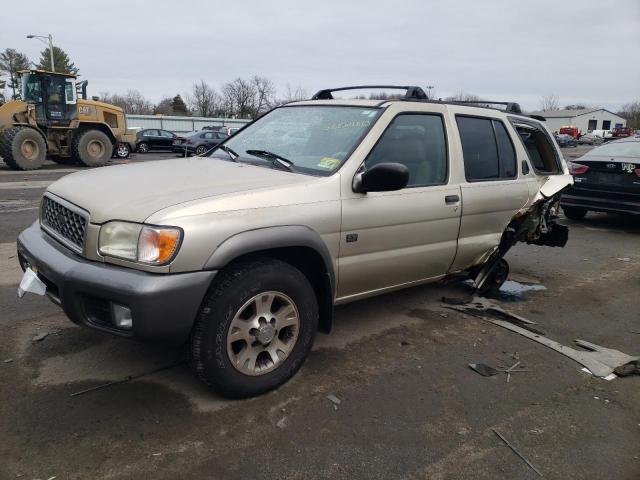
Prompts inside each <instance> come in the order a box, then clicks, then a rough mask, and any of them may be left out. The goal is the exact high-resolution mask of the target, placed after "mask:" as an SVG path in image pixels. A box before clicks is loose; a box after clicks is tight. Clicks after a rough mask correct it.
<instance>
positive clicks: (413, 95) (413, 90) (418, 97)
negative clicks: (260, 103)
mask: <svg viewBox="0 0 640 480" xmlns="http://www.w3.org/2000/svg"><path fill="white" fill-rule="evenodd" d="M372 88H377V89H393V90H406V93H405V94H404V96H403V97H402V98H400V100H412V101H423V102H432V103H446V104H451V105H471V106H478V107H481V108H494V109H496V108H495V107H491V106H490V105H504V106H505V108H504V109H502V108H500V109H496V110H501V111H503V112H507V113H516V114H520V115H522V114H523V113H522V109H521V108H520V104H518V103H516V102H493V101H491V100H467V101H455V100H451V101H447V100H442V99H438V100H431V99H429V97H428V96H427V94H426V93H424V90H423V89H422V88H420V87H416V86H410V85H402V86H401V85H357V86H353V87H339V88H326V89H324V90H318V91H317V92H316V94H315V95H314V96H313V97H311V100H332V99H333V95H332V92H341V91H344V90H364V89H372ZM392 100H394V99H388V100H383V102H387V101H392Z"/></svg>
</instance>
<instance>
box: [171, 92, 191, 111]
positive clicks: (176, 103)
mask: <svg viewBox="0 0 640 480" xmlns="http://www.w3.org/2000/svg"><path fill="white" fill-rule="evenodd" d="M171 108H173V113H174V114H175V115H188V114H189V110H188V109H187V105H186V104H185V103H184V100H182V97H181V96H180V94H178V95H176V96H175V97H173V103H172V105H171Z"/></svg>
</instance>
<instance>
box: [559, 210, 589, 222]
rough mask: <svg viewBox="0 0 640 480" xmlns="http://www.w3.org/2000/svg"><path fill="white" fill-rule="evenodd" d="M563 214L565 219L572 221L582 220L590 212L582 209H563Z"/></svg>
mask: <svg viewBox="0 0 640 480" xmlns="http://www.w3.org/2000/svg"><path fill="white" fill-rule="evenodd" d="M562 212H563V213H564V216H565V217H567V218H569V219H571V220H582V219H583V218H584V217H585V215H586V214H587V212H588V210H587V209H586V208H582V207H562Z"/></svg>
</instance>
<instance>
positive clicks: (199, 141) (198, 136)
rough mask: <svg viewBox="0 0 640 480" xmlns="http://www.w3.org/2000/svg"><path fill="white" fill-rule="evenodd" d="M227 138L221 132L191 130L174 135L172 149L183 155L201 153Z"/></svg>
mask: <svg viewBox="0 0 640 480" xmlns="http://www.w3.org/2000/svg"><path fill="white" fill-rule="evenodd" d="M226 139H227V135H225V134H224V133H223V132H216V131H210V130H204V131H200V132H192V133H190V134H187V135H181V136H179V137H176V139H175V140H174V142H173V151H174V152H177V153H182V154H183V155H184V156H187V155H191V154H194V153H195V154H196V155H203V154H204V153H206V152H207V150H211V149H212V148H213V147H215V146H216V145H218V144H219V143H220V142H222V141H223V140H226Z"/></svg>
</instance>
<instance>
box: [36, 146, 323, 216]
mask: <svg viewBox="0 0 640 480" xmlns="http://www.w3.org/2000/svg"><path fill="white" fill-rule="evenodd" d="M309 179H310V177H308V176H306V175H301V174H297V173H291V172H285V171H281V170H273V169H271V168H265V167H258V166H255V165H249V164H246V163H233V162H227V161H224V160H216V159H213V158H207V157H191V158H186V159H176V160H159V161H153V162H141V163H132V164H128V165H116V166H111V167H101V168H97V169H93V170H87V171H84V172H77V173H74V174H71V175H67V176H65V177H63V178H62V179H60V180H58V181H57V182H55V183H53V184H51V185H50V186H49V188H48V189H47V191H49V192H51V193H53V194H55V195H57V196H59V197H62V198H64V199H65V200H68V201H69V202H71V203H74V204H75V205H77V206H79V207H81V208H83V209H84V210H87V211H88V212H89V214H90V219H91V223H104V222H107V221H109V220H129V221H132V222H143V221H145V219H147V218H149V216H151V215H152V214H153V213H154V212H156V211H158V210H161V209H163V208H167V207H170V206H173V205H178V204H180V203H183V202H188V201H191V200H197V199H200V198H208V197H215V196H221V195H228V194H233V193H237V192H245V191H248V190H262V189H270V188H274V187H275V188H277V187H280V186H283V185H291V184H296V183H303V182H305V181H306V182H308V181H309Z"/></svg>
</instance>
